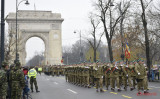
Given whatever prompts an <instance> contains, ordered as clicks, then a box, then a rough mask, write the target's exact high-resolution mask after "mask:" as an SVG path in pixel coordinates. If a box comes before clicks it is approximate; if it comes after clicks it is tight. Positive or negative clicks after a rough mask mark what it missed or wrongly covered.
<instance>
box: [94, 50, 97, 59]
mask: <svg viewBox="0 0 160 99" xmlns="http://www.w3.org/2000/svg"><path fill="white" fill-rule="evenodd" d="M96 56H97V55H96V48H94V62H96V61H97V59H96V58H97V57H96Z"/></svg>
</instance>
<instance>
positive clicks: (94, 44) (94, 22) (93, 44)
mask: <svg viewBox="0 0 160 99" xmlns="http://www.w3.org/2000/svg"><path fill="white" fill-rule="evenodd" d="M89 18H90V22H91V26H92V31H91V35H92V37H93V39H87V40H88V42H89V44H90V46H91V47H92V48H93V52H94V62H96V61H97V59H96V55H97V54H96V52H97V49H98V47H99V45H100V43H101V38H102V36H103V34H104V33H101V34H100V38H99V41H98V42H97V37H96V34H97V29H98V26H99V23H100V21H98V20H96V19H94V16H93V14H91V15H90V17H89Z"/></svg>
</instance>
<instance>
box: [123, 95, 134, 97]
mask: <svg viewBox="0 0 160 99" xmlns="http://www.w3.org/2000/svg"><path fill="white" fill-rule="evenodd" d="M122 96H123V97H125V98H132V97H129V96H126V95H122Z"/></svg>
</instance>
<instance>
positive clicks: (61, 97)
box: [31, 74, 160, 99]
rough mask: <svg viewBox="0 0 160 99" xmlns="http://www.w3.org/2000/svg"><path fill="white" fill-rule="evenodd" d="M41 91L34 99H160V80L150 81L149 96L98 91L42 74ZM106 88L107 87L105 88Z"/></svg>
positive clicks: (129, 92) (62, 78)
mask: <svg viewBox="0 0 160 99" xmlns="http://www.w3.org/2000/svg"><path fill="white" fill-rule="evenodd" d="M37 82H38V86H39V90H40V93H36V92H35V90H34V92H33V93H31V95H32V99H160V82H149V89H150V90H149V92H150V94H149V95H148V96H146V95H142V96H137V90H133V91H129V88H128V91H124V90H123V91H121V92H117V90H116V91H115V92H112V91H111V90H105V92H103V93H100V92H96V89H95V87H92V88H90V89H88V88H84V87H79V86H76V85H73V84H71V83H68V82H66V81H65V78H64V76H59V77H56V76H55V77H52V76H47V75H44V74H42V75H41V76H40V75H38V76H37ZM104 89H105V88H104Z"/></svg>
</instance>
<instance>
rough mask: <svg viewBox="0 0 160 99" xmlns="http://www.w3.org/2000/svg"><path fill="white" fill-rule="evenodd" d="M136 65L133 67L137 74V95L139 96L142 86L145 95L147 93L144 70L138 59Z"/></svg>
mask: <svg viewBox="0 0 160 99" xmlns="http://www.w3.org/2000/svg"><path fill="white" fill-rule="evenodd" d="M137 62H138V64H136V65H135V71H136V74H137V77H136V78H137V79H136V80H137V84H138V86H137V87H138V94H141V92H140V90H141V86H142V85H143V86H144V94H145V93H148V91H147V85H146V82H145V76H146V74H147V73H146V69H145V67H144V65H143V63H142V61H141V60H140V59H139V60H137Z"/></svg>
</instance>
